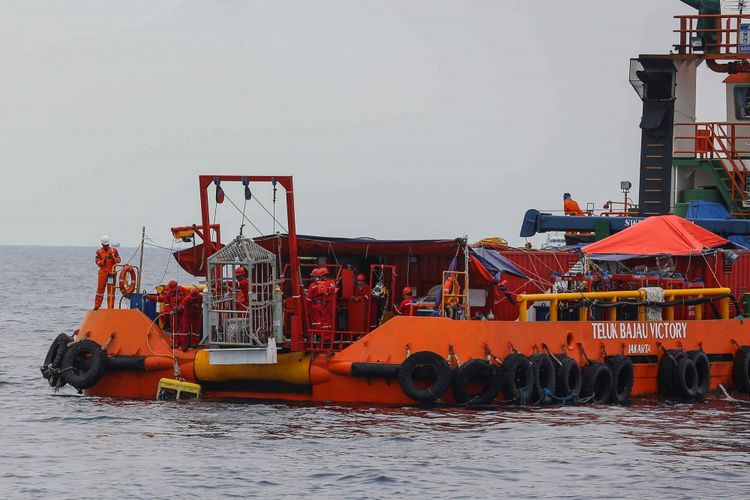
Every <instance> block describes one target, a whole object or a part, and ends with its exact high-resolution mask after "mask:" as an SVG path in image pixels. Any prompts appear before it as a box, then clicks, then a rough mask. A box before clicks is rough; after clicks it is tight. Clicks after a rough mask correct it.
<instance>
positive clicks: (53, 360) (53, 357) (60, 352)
mask: <svg viewBox="0 0 750 500" xmlns="http://www.w3.org/2000/svg"><path fill="white" fill-rule="evenodd" d="M70 342H73V339H72V338H71V337H70V336H69V335H66V334H64V333H61V334H60V335H58V336H57V337H56V338H55V340H53V341H52V344H51V345H50V346H49V349H48V350H47V355H46V356H45V357H44V364H43V365H42V367H41V371H42V377H44V378H45V379H47V382H48V383H49V385H50V387H55V388H59V387H62V386H64V385H65V380H63V378H62V376H61V375H60V372H59V371H58V370H57V369H58V368H60V365H61V364H62V358H63V356H64V355H65V351H67V350H68V344H69V343H70Z"/></svg>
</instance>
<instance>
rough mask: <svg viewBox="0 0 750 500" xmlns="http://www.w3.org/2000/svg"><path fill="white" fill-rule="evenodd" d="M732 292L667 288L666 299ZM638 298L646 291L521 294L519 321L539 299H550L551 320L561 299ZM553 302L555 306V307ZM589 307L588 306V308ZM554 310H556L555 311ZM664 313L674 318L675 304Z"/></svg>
mask: <svg viewBox="0 0 750 500" xmlns="http://www.w3.org/2000/svg"><path fill="white" fill-rule="evenodd" d="M730 293H732V290H731V288H685V289H679V290H666V291H665V293H664V300H665V301H671V300H674V299H675V298H676V297H705V296H712V295H726V294H730ZM634 298H638V299H641V300H642V301H643V300H645V292H644V291H643V290H621V291H614V292H578V293H570V292H567V293H532V294H528V295H526V294H521V295H519V296H518V297H517V298H516V300H517V302H518V321H520V322H524V321H527V320H528V317H527V311H528V308H529V303H530V302H537V301H547V300H548V301H550V321H555V320H557V307H556V306H557V304H558V303H559V301H561V300H581V299H589V300H596V299H608V300H610V301H611V302H617V299H634ZM553 304H554V306H555V307H553ZM719 306H720V316H721V318H722V319H728V318H729V299H728V298H727V299H722V300H721V301H720V303H719ZM699 308H700V312H698V309H696V319H701V318H702V317H703V316H702V313H703V308H702V306H699ZM586 309H588V308H586ZM553 311H554V312H553ZM664 315H665V319H666V320H667V321H673V320H674V306H671V307H665V308H664ZM581 316H582V312H581V311H580V310H579V318H580V317H581ZM609 319H610V321H615V320H616V319H617V310H616V309H614V308H613V309H612V310H610V311H609ZM638 319H639V320H640V321H644V320H645V319H646V310H645V307H643V306H641V307H639V308H638Z"/></svg>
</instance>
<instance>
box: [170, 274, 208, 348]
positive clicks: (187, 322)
mask: <svg viewBox="0 0 750 500" xmlns="http://www.w3.org/2000/svg"><path fill="white" fill-rule="evenodd" d="M177 310H178V311H179V312H180V316H181V317H180V328H179V332H180V334H179V336H178V337H177V340H176V341H175V344H176V345H178V346H179V347H182V349H183V350H187V349H188V348H189V347H195V346H197V345H198V343H199V342H200V341H201V334H202V333H203V296H202V295H201V293H200V291H199V290H198V289H197V288H193V289H191V290H190V293H188V294H186V295H185V297H184V298H183V299H182V300H181V301H180V304H179V306H177Z"/></svg>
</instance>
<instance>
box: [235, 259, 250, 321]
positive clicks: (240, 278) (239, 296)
mask: <svg viewBox="0 0 750 500" xmlns="http://www.w3.org/2000/svg"><path fill="white" fill-rule="evenodd" d="M234 275H235V276H236V277H237V288H236V290H237V291H236V293H235V300H236V301H237V309H238V310H240V311H247V308H248V306H249V304H250V281H249V280H248V279H247V269H245V268H244V267H242V266H240V267H238V268H237V270H236V271H235V273H234Z"/></svg>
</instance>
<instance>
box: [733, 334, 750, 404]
mask: <svg viewBox="0 0 750 500" xmlns="http://www.w3.org/2000/svg"><path fill="white" fill-rule="evenodd" d="M732 379H734V387H735V388H736V389H738V390H740V391H742V392H744V393H746V394H749V393H750V346H747V345H743V346H742V347H740V348H739V349H737V352H736V353H735V354H734V364H733V365H732Z"/></svg>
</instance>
